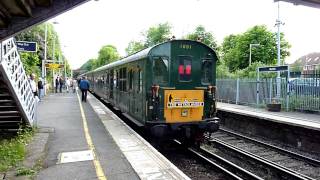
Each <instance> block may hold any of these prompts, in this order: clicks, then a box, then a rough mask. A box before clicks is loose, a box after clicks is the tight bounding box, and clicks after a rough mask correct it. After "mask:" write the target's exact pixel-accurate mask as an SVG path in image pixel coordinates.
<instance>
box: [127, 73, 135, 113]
mask: <svg viewBox="0 0 320 180" xmlns="http://www.w3.org/2000/svg"><path fill="white" fill-rule="evenodd" d="M128 80H129V83H128V85H129V86H128V93H129V94H128V95H129V112H130V114H134V103H135V89H134V85H133V84H134V80H135V78H134V70H133V69H130V70H129V74H128Z"/></svg>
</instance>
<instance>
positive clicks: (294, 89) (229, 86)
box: [217, 74, 320, 112]
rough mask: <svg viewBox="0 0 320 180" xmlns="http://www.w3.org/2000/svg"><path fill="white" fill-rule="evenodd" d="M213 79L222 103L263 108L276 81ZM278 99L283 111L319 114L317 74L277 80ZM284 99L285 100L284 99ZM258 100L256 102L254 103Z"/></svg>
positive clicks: (272, 97)
mask: <svg viewBox="0 0 320 180" xmlns="http://www.w3.org/2000/svg"><path fill="white" fill-rule="evenodd" d="M257 82H258V81H257V80H256V79H217V87H218V94H217V99H218V100H219V101H221V102H225V103H233V104H241V105H251V106H258V107H264V106H266V104H269V103H272V101H273V100H275V97H276V95H277V82H276V79H272V78H269V79H261V80H260V81H259V88H258V92H259V93H257V84H258V83H257ZM280 90H281V92H280V99H276V100H277V101H279V102H280V103H281V104H282V107H284V108H286V109H287V110H299V111H312V112H320V74H319V75H309V76H307V75H304V77H302V78H301V77H300V78H293V79H290V80H288V79H286V78H282V79H281V88H280ZM287 97H288V98H287ZM257 99H259V101H257Z"/></svg>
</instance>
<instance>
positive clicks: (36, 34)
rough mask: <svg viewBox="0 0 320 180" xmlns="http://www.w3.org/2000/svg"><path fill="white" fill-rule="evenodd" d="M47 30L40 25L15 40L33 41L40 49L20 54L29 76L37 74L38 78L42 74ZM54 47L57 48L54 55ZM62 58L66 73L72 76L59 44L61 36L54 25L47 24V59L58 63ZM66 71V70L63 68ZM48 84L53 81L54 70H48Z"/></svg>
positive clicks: (43, 25)
mask: <svg viewBox="0 0 320 180" xmlns="http://www.w3.org/2000/svg"><path fill="white" fill-rule="evenodd" d="M45 29H46V24H45V23H43V24H40V25H37V26H33V27H31V28H29V29H27V30H25V31H23V32H21V33H19V34H17V35H16V37H15V39H16V40H17V41H32V42H37V44H38V49H37V51H36V52H34V53H30V52H20V53H19V54H20V57H21V61H22V63H23V65H24V69H25V70H26V73H27V74H30V73H35V74H36V75H37V77H40V74H41V64H42V60H43V59H44V47H45ZM53 45H54V46H55V48H54V49H55V50H54V54H53ZM53 57H54V58H53ZM59 58H61V60H62V61H63V62H64V61H66V62H65V64H66V72H67V74H68V75H70V73H69V72H70V65H69V63H68V60H67V59H66V58H65V57H64V55H63V53H62V51H61V46H60V42H59V36H58V34H57V33H56V31H55V30H54V27H53V25H52V24H47V59H51V60H52V59H55V60H56V61H57V60H58V59H59ZM63 70H64V68H63ZM46 77H47V82H51V80H52V70H50V69H48V70H47V76H46Z"/></svg>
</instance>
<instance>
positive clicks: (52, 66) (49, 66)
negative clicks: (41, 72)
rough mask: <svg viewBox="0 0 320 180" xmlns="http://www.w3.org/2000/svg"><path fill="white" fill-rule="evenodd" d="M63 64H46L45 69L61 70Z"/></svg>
mask: <svg viewBox="0 0 320 180" xmlns="http://www.w3.org/2000/svg"><path fill="white" fill-rule="evenodd" d="M63 66H64V65H63V64H55V63H52V64H46V67H47V68H49V69H59V68H63Z"/></svg>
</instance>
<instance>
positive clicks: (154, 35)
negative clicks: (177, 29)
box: [144, 22, 172, 47]
mask: <svg viewBox="0 0 320 180" xmlns="http://www.w3.org/2000/svg"><path fill="white" fill-rule="evenodd" d="M171 28H172V27H171V26H170V25H169V23H168V22H166V23H163V24H161V23H160V24H158V25H157V26H153V27H150V28H149V29H148V30H147V31H146V32H145V33H144V37H145V38H146V40H145V46H146V47H151V46H154V45H156V44H159V43H162V42H165V41H167V40H168V39H169V38H170V37H171Z"/></svg>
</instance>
